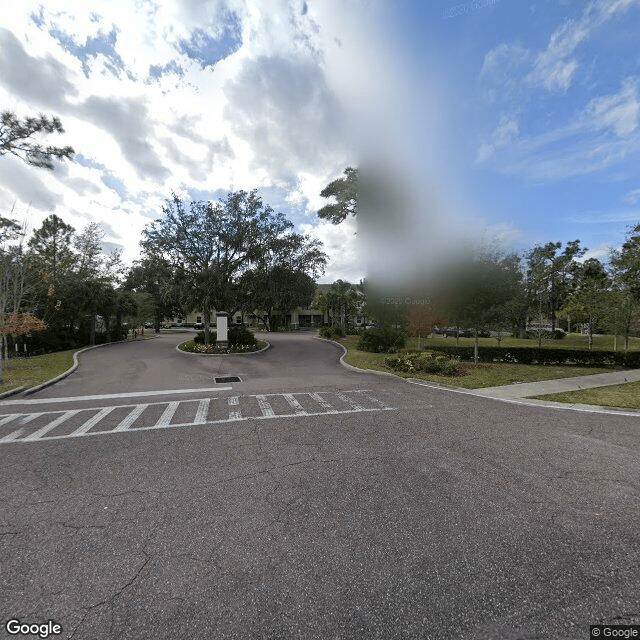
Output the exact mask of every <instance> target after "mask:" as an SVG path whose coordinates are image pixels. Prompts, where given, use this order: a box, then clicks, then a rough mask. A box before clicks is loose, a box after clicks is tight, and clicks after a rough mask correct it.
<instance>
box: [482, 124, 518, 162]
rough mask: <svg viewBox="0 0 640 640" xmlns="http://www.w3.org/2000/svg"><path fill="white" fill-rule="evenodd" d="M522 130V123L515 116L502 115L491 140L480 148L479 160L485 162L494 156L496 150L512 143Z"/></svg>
mask: <svg viewBox="0 0 640 640" xmlns="http://www.w3.org/2000/svg"><path fill="white" fill-rule="evenodd" d="M519 132H520V125H519V124H518V120H517V118H516V117H515V116H508V115H502V116H501V117H500V123H499V125H498V127H497V128H496V129H495V130H494V132H493V133H492V134H491V139H490V141H489V142H485V143H483V144H482V145H481V146H480V149H479V150H478V158H477V160H478V162H484V161H486V160H489V159H490V158H492V157H493V155H494V154H495V152H496V151H497V150H498V149H501V148H502V147H506V146H507V145H509V144H510V143H512V142H513V141H514V140H515V139H516V138H517V136H518V133H519Z"/></svg>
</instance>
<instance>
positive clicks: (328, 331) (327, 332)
mask: <svg viewBox="0 0 640 640" xmlns="http://www.w3.org/2000/svg"><path fill="white" fill-rule="evenodd" d="M344 336H345V332H344V328H343V327H342V325H339V324H335V325H333V327H321V328H320V337H321V338H326V339H327V340H339V339H340V338H344Z"/></svg>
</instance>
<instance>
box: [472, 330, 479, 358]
mask: <svg viewBox="0 0 640 640" xmlns="http://www.w3.org/2000/svg"><path fill="white" fill-rule="evenodd" d="M473 364H474V365H475V366H476V367H477V366H478V330H477V329H476V339H475V340H474V343H473Z"/></svg>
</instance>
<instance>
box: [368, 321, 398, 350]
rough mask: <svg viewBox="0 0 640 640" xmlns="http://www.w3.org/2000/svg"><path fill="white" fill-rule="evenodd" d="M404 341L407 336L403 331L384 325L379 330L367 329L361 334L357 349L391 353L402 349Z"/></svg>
mask: <svg viewBox="0 0 640 640" xmlns="http://www.w3.org/2000/svg"><path fill="white" fill-rule="evenodd" d="M406 341H407V334H406V333H405V332H404V331H402V330H401V329H392V328H391V327H390V326H388V325H385V326H384V327H381V328H380V329H369V330H368V331H365V332H363V334H362V335H361V336H360V340H358V349H360V351H370V352H373V353H385V352H387V353H393V352H394V351H397V350H398V349H402V348H403V347H404V345H405V344H406Z"/></svg>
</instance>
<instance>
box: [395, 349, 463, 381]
mask: <svg viewBox="0 0 640 640" xmlns="http://www.w3.org/2000/svg"><path fill="white" fill-rule="evenodd" d="M384 362H385V364H386V365H387V366H388V367H390V368H391V369H395V370H396V371H404V372H405V373H414V372H419V371H422V372H424V373H439V374H443V375H449V376H454V375H458V374H459V373H460V360H459V359H458V358H450V357H447V356H446V355H444V354H442V353H433V352H431V351H423V352H422V353H421V352H416V353H402V354H397V355H390V356H387V357H386V358H385V359H384Z"/></svg>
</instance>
